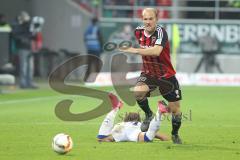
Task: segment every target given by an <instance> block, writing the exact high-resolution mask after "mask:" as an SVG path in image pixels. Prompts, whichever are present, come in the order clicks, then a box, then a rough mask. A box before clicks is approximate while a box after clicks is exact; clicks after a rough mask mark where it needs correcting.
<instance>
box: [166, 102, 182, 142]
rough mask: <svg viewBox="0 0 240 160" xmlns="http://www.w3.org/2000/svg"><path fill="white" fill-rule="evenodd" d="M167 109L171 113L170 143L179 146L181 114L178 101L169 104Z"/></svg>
mask: <svg viewBox="0 0 240 160" xmlns="http://www.w3.org/2000/svg"><path fill="white" fill-rule="evenodd" d="M168 107H169V108H170V111H171V113H172V141H173V143H175V144H181V143H182V140H181V138H180V137H179V134H178V131H179V129H180V127H181V124H182V112H181V110H180V101H176V102H169V103H168Z"/></svg>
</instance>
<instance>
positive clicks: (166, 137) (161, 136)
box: [155, 132, 170, 141]
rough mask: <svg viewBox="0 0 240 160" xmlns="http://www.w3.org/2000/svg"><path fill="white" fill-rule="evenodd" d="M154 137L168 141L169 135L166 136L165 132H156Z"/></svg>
mask: <svg viewBox="0 0 240 160" xmlns="http://www.w3.org/2000/svg"><path fill="white" fill-rule="evenodd" d="M155 138H157V139H159V140H161V141H169V140H170V138H169V136H167V135H166V134H163V133H159V132H157V133H156V134H155Z"/></svg>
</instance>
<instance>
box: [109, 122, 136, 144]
mask: <svg viewBox="0 0 240 160" xmlns="http://www.w3.org/2000/svg"><path fill="white" fill-rule="evenodd" d="M140 127H141V123H140V122H121V123H118V124H116V125H115V126H114V127H113V129H112V133H111V134H112V136H113V138H114V140H115V141H116V142H122V141H131V142H137V141H138V135H139V133H141V129H140Z"/></svg>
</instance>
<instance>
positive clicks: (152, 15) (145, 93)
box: [119, 8, 182, 144]
mask: <svg viewBox="0 0 240 160" xmlns="http://www.w3.org/2000/svg"><path fill="white" fill-rule="evenodd" d="M142 17H143V19H142V20H143V26H138V27H137V28H136V30H135V37H136V39H137V41H138V43H139V45H140V48H133V47H129V48H124V47H122V48H120V49H119V50H120V51H123V52H126V53H132V54H138V55H141V56H142V60H143V67H142V73H141V75H140V77H139V78H138V82H137V83H136V86H135V88H134V94H135V97H136V101H137V103H138V105H139V106H140V107H141V109H142V110H143V111H144V112H145V115H146V118H145V120H144V122H143V123H142V126H141V129H142V131H146V130H147V129H148V127H149V124H150V122H151V120H152V119H153V112H152V111H151V109H150V107H149V104H148V99H147V97H149V96H150V92H151V91H153V90H154V89H156V88H159V91H160V93H161V95H162V96H163V97H164V98H165V99H166V100H167V101H168V105H167V106H168V110H169V112H171V113H172V140H173V143H175V144H181V143H182V141H181V138H180V137H179V134H178V131H179V128H180V126H181V119H182V113H181V111H180V100H181V99H182V95H181V90H180V87H179V84H178V80H177V79H176V77H175V74H176V72H175V70H174V68H173V66H172V63H171V61H170V44H169V41H168V36H167V32H166V31H165V29H164V28H163V27H161V26H159V25H157V21H158V18H157V17H158V15H157V10H156V9H154V8H145V9H144V10H143V12H142Z"/></svg>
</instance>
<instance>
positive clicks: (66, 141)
mask: <svg viewBox="0 0 240 160" xmlns="http://www.w3.org/2000/svg"><path fill="white" fill-rule="evenodd" d="M72 147H73V142H72V138H71V137H70V136H69V135H67V134H64V133H59V134H57V135H56V136H55V137H54V138H53V141H52V148H53V150H54V151H55V152H57V153H59V154H66V153H68V152H70V151H71V149H72Z"/></svg>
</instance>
